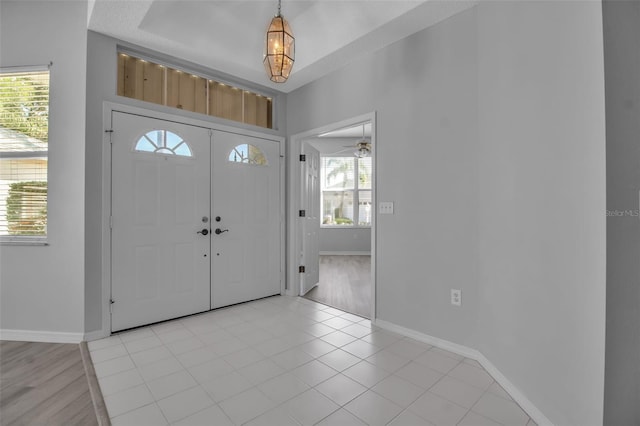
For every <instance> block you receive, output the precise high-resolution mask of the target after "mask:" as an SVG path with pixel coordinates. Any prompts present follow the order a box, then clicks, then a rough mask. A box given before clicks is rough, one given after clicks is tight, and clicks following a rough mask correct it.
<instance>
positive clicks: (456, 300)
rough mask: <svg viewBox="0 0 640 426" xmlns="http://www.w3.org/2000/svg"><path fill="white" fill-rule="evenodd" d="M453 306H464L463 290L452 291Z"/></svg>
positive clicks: (453, 289)
mask: <svg viewBox="0 0 640 426" xmlns="http://www.w3.org/2000/svg"><path fill="white" fill-rule="evenodd" d="M451 304H452V305H454V306H462V290H458V289H455V288H452V289H451Z"/></svg>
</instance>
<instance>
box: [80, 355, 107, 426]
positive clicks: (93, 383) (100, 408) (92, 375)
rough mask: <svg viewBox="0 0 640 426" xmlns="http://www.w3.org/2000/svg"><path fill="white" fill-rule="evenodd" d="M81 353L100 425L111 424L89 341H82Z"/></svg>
mask: <svg viewBox="0 0 640 426" xmlns="http://www.w3.org/2000/svg"><path fill="white" fill-rule="evenodd" d="M80 355H81V356H82V364H83V365H84V372H85V375H86V376H87V382H88V383H89V393H90V394H91V401H92V402H93V408H94V410H95V412H96V417H97V419H98V425H99V426H111V420H110V419H109V414H108V413H107V407H106V405H105V403H104V398H103V396H102V391H101V390H100V385H99V384H98V378H97V376H96V370H95V369H94V368H93V362H92V361H91V355H90V353H89V347H88V346H87V342H80Z"/></svg>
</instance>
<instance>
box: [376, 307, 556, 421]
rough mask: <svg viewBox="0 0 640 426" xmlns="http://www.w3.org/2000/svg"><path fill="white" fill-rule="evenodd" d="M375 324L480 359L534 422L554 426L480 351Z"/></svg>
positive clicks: (394, 327) (389, 324) (381, 321)
mask: <svg viewBox="0 0 640 426" xmlns="http://www.w3.org/2000/svg"><path fill="white" fill-rule="evenodd" d="M373 324H374V325H375V326H377V327H380V328H382V329H385V330H388V331H392V332H394V333H398V334H402V335H403V336H406V337H410V338H412V339H415V340H418V341H420V342H424V343H428V344H430V345H433V346H437V347H439V348H441V349H445V350H447V351H449V352H453V353H456V354H458V355H462V356H464V357H466V358H470V359H473V360H475V361H478V362H479V363H480V365H482V367H483V368H484V369H485V370H486V371H487V373H489V374H490V375H491V376H492V377H493V378H494V380H495V381H496V382H498V384H499V385H500V386H502V388H503V389H504V390H505V391H507V393H508V394H509V395H511V397H512V398H513V400H514V401H515V402H516V403H517V404H518V405H520V407H521V408H522V409H523V410H524V411H525V412H526V413H527V414H528V415H529V417H531V418H532V419H533V421H534V422H536V423H537V424H538V425H540V426H553V423H552V422H551V420H549V419H548V418H547V417H546V416H545V415H544V414H543V413H542V411H540V410H539V409H538V407H536V406H535V405H534V404H533V403H532V402H531V401H530V400H529V399H528V398H527V397H526V396H525V395H524V394H523V393H522V392H520V390H518V388H517V387H516V386H515V385H514V384H513V383H511V381H509V379H507V378H506V377H505V375H504V374H502V373H501V372H500V370H498V368H497V367H496V366H495V365H493V363H491V361H489V360H488V359H487V357H485V356H484V355H482V353H481V352H480V351H478V350H476V349H472V348H470V347H467V346H463V345H459V344H457V343H453V342H450V341H448V340H444V339H440V338H438V337H433V336H429V335H428V334H424V333H420V332H419V331H416V330H412V329H410V328H405V327H402V326H399V325H396V324H393V323H391V322H388V321H384V320H381V319H376V320H374V321H373Z"/></svg>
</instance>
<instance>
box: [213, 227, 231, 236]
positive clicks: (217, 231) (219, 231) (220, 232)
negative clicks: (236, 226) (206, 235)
mask: <svg viewBox="0 0 640 426" xmlns="http://www.w3.org/2000/svg"><path fill="white" fill-rule="evenodd" d="M214 232H215V233H216V235H220V234H222V233H223V232H229V230H228V229H220V228H217V229H216V230H215V231H214Z"/></svg>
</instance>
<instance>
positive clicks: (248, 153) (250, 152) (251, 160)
mask: <svg viewBox="0 0 640 426" xmlns="http://www.w3.org/2000/svg"><path fill="white" fill-rule="evenodd" d="M229 161H230V162H232V163H241V164H252V165H255V166H268V165H269V164H268V163H267V158H266V157H265V156H264V153H263V152H262V151H261V150H260V148H258V147H257V146H253V145H251V144H246V143H243V144H241V145H236V146H235V147H234V148H233V149H232V150H231V152H230V153H229Z"/></svg>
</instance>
